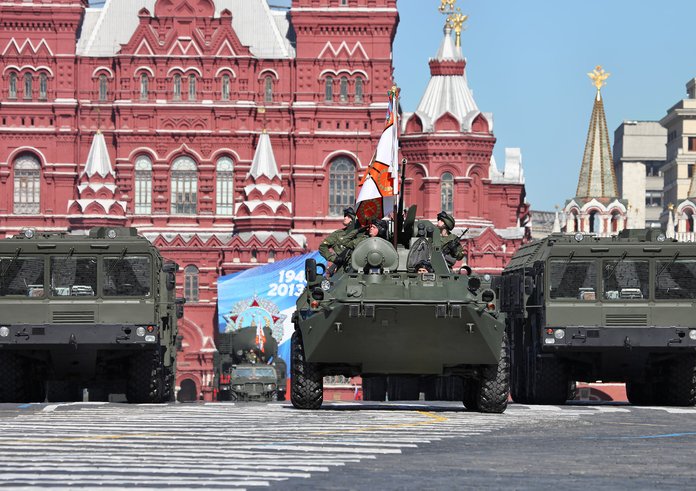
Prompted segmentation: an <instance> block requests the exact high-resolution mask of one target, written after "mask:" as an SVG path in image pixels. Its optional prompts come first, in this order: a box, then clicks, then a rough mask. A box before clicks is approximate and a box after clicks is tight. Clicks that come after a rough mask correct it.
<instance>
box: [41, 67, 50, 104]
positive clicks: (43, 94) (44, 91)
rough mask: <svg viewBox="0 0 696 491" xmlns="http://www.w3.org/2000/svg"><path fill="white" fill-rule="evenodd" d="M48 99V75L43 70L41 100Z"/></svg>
mask: <svg viewBox="0 0 696 491" xmlns="http://www.w3.org/2000/svg"><path fill="white" fill-rule="evenodd" d="M46 99H48V76H47V75H46V74H45V73H43V72H41V73H40V74H39V100H42V101H45V100H46Z"/></svg>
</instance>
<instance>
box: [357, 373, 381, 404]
mask: <svg viewBox="0 0 696 491" xmlns="http://www.w3.org/2000/svg"><path fill="white" fill-rule="evenodd" d="M362 390H363V401H384V400H386V398H387V377H386V376H385V375H363V376H362Z"/></svg>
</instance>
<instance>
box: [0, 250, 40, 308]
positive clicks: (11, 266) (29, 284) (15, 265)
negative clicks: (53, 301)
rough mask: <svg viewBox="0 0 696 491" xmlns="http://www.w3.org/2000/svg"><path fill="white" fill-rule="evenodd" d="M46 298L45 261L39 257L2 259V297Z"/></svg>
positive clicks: (0, 265) (0, 286) (0, 295)
mask: <svg viewBox="0 0 696 491" xmlns="http://www.w3.org/2000/svg"><path fill="white" fill-rule="evenodd" d="M10 295H19V296H23V297H32V298H38V297H43V296H44V260H43V258H39V257H0V297H5V296H10Z"/></svg>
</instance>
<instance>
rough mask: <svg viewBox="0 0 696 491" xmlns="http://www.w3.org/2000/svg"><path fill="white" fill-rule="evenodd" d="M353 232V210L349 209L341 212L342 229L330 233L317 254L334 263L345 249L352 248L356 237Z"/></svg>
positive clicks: (356, 233) (357, 231)
mask: <svg viewBox="0 0 696 491" xmlns="http://www.w3.org/2000/svg"><path fill="white" fill-rule="evenodd" d="M358 233H359V230H355V210H354V209H353V208H351V207H348V208H345V209H344V210H343V228H341V229H338V230H336V231H334V232H331V233H330V234H329V235H328V237H326V238H325V239H324V240H323V241H322V243H321V244H320V245H319V254H321V255H322V257H323V258H324V259H326V260H327V261H330V262H332V263H335V262H336V259H337V258H338V257H339V255H341V254H344V253H345V252H346V249H348V248H352V242H353V240H354V239H355V237H356V236H357V235H358Z"/></svg>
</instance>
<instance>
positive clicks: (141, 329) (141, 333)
mask: <svg viewBox="0 0 696 491" xmlns="http://www.w3.org/2000/svg"><path fill="white" fill-rule="evenodd" d="M135 334H137V335H138V336H140V337H141V338H142V337H143V336H145V328H144V327H142V326H141V327H139V328H137V329H136V330H135Z"/></svg>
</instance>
